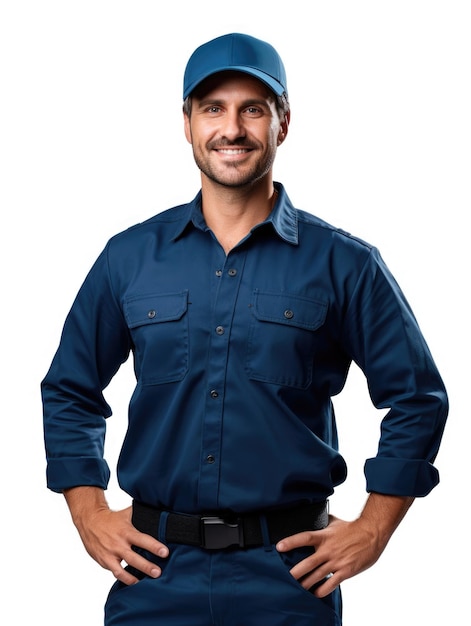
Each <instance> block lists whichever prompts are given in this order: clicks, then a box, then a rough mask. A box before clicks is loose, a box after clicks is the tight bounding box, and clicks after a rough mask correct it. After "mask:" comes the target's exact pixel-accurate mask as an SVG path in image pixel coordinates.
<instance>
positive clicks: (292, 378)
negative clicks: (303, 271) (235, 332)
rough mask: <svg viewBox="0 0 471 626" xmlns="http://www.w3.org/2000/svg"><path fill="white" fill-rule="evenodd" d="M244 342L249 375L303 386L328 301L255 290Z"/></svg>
mask: <svg viewBox="0 0 471 626" xmlns="http://www.w3.org/2000/svg"><path fill="white" fill-rule="evenodd" d="M252 312H253V316H252V321H251V324H250V330H249V338H248V345H247V358H246V371H247V374H248V376H249V377H250V378H252V379H254V380H260V381H263V382H267V383H276V384H278V385H286V386H288V387H297V388H300V389H306V388H307V387H309V385H310V384H311V382H312V373H313V363H314V348H315V341H316V331H318V329H319V328H320V327H321V326H322V325H323V323H324V321H325V317H326V314H327V303H326V302H322V301H320V300H310V299H308V298H303V297H300V296H294V295H290V294H287V293H281V294H277V293H263V292H259V291H258V290H255V292H254V302H253V307H252Z"/></svg>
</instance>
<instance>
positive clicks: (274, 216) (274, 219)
mask: <svg viewBox="0 0 471 626" xmlns="http://www.w3.org/2000/svg"><path fill="white" fill-rule="evenodd" d="M274 186H275V189H276V190H277V192H278V198H277V200H276V202H275V206H274V207H273V210H272V212H271V213H270V215H269V216H268V217H267V219H266V220H265V221H264V222H262V223H261V224H259V225H258V226H257V228H260V227H261V226H263V225H265V224H271V225H272V227H273V229H274V230H275V232H276V233H277V235H278V236H279V237H280V238H281V239H283V240H284V241H286V242H287V243H291V244H293V245H298V241H299V237H298V217H297V211H296V209H295V208H294V206H293V205H292V204H291V201H290V199H289V198H288V194H287V193H286V191H285V188H284V187H283V185H282V184H281V183H277V182H275V183H274ZM186 206H187V210H186V212H184V213H183V214H182V219H181V221H179V223H178V226H177V227H176V229H175V235H174V237H173V239H174V240H176V239H178V238H179V237H181V236H182V235H183V234H184V232H185V231H186V230H187V228H189V227H190V225H193V226H194V227H195V228H198V229H200V230H207V226H206V222H205V221H204V217H203V213H202V211H201V191H199V192H198V193H197V195H196V196H195V198H194V199H193V200H192V201H191V202H190V203H189V204H187V205H186Z"/></svg>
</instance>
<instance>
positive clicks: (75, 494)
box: [63, 486, 109, 528]
mask: <svg viewBox="0 0 471 626" xmlns="http://www.w3.org/2000/svg"><path fill="white" fill-rule="evenodd" d="M63 493H64V497H65V500H66V502H67V505H68V507H69V510H70V514H71V516H72V520H73V522H74V524H75V525H76V526H77V528H80V527H81V526H83V524H84V522H85V520H87V519H90V516H92V515H93V514H96V513H97V512H99V511H102V510H109V507H108V503H107V501H106V498H105V492H104V490H103V489H101V488H100V487H89V486H84V487H73V488H71V489H65V490H64V492H63Z"/></svg>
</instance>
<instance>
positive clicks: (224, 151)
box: [216, 148, 250, 156]
mask: <svg viewBox="0 0 471 626" xmlns="http://www.w3.org/2000/svg"><path fill="white" fill-rule="evenodd" d="M216 152H219V153H221V154H229V155H231V156H232V155H237V154H247V152H250V148H216Z"/></svg>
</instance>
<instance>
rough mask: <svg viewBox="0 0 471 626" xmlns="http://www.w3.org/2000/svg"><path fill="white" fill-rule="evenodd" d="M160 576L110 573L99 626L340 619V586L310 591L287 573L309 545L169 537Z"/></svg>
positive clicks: (296, 625) (294, 624)
mask: <svg viewBox="0 0 471 626" xmlns="http://www.w3.org/2000/svg"><path fill="white" fill-rule="evenodd" d="M169 548H170V556H169V557H168V558H167V559H158V558H157V557H150V555H148V554H146V556H147V558H151V560H153V561H154V562H156V563H158V564H159V566H160V567H162V575H161V577H160V578H157V579H151V578H147V577H146V578H144V579H142V580H141V581H139V582H138V583H136V584H135V585H131V586H126V585H123V584H122V583H120V582H119V581H117V582H116V583H115V584H114V585H113V587H112V588H111V591H110V593H109V596H108V599H107V602H106V606H105V626H151V625H152V626H161V625H169V626H340V625H341V623H342V621H341V611H342V608H341V594H340V589H337V590H336V591H334V593H332V594H330V595H329V596H328V597H327V598H323V599H319V598H316V597H315V596H314V595H313V594H312V593H310V592H309V591H306V590H305V589H304V588H303V587H301V585H300V584H299V583H298V581H296V580H295V579H294V578H293V576H292V575H291V574H290V573H289V570H290V568H291V567H292V566H293V565H294V564H295V563H296V562H298V561H299V560H301V558H303V557H304V556H306V555H307V554H308V551H304V550H303V551H300V550H296V551H293V552H291V553H283V554H281V553H278V551H277V550H276V549H275V548H274V546H265V547H264V546H262V547H260V548H249V549H226V550H218V551H208V550H204V549H200V548H194V547H190V546H185V545H176V544H169Z"/></svg>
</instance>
